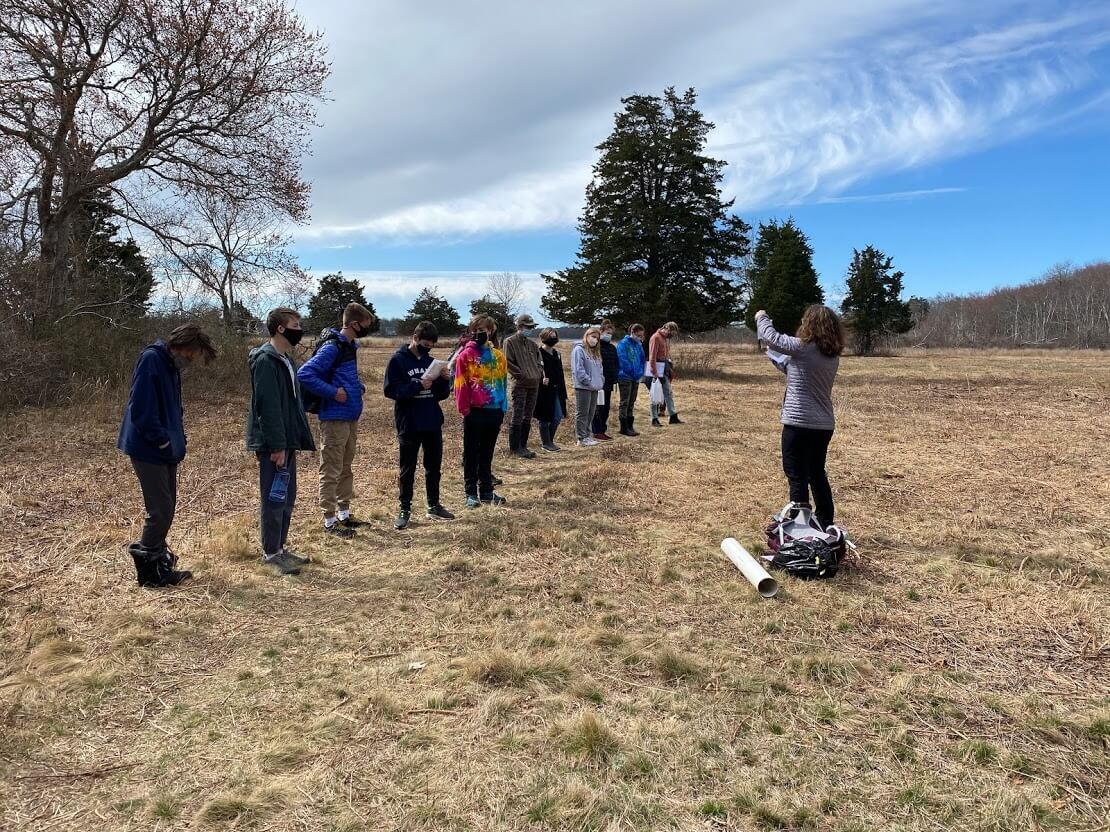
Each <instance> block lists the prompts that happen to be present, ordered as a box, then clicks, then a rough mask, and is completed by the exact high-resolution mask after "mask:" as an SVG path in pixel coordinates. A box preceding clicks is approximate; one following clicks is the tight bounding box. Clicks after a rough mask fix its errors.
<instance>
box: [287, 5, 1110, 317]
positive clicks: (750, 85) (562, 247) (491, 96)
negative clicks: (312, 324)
mask: <svg viewBox="0 0 1110 832" xmlns="http://www.w3.org/2000/svg"><path fill="white" fill-rule="evenodd" d="M968 5H969V4H966V3H962V2H960V3H957V2H946V1H945V0H930V2H924V0H859V1H858V2H855V3H850V4H849V3H844V4H828V3H825V2H817V0H783V2H779V3H776V4H774V5H769V4H766V3H762V2H740V1H737V0H691V2H688V3H685V4H674V3H669V2H662V1H661V0H660V2H655V0H636V1H635V2H633V0H612V1H611V2H609V3H604V4H596V3H586V2H567V3H563V4H559V5H558V7H557V8H550V7H541V6H539V5H536V4H521V3H515V2H502V0H486V2H483V3H481V4H467V3H462V4H459V3H447V2H438V1H436V0H433V2H429V3H427V4H411V3H401V2H396V3H394V2H373V3H358V4H356V3H353V2H340V0H302V2H301V3H300V4H299V8H300V10H301V12H302V14H304V16H305V17H306V18H307V19H308V21H309V22H310V23H311V24H313V25H316V26H318V27H320V28H322V29H323V30H324V31H325V35H326V39H327V41H328V43H329V45H330V48H331V53H332V54H331V57H332V60H333V64H334V75H333V78H332V83H331V87H332V91H331V98H332V100H331V102H330V103H329V104H327V105H326V106H325V107H324V108H323V109H322V111H321V113H320V122H321V126H320V129H319V130H318V131H317V134H316V136H315V140H314V147H315V152H314V155H313V156H312V158H310V159H309V160H307V161H306V166H305V172H306V175H307V176H308V178H309V179H310V181H311V182H312V183H313V202H314V207H313V221H312V224H311V225H310V226H308V227H306V228H304V229H300V230H299V231H298V234H297V241H296V247H295V250H296V253H297V255H298V257H299V259H300V261H301V263H302V264H303V265H304V266H306V267H308V268H310V269H311V270H312V271H313V273H315V274H324V273H327V272H328V271H334V270H342V271H343V272H344V273H345V274H347V275H348V276H356V277H358V278H359V279H360V280H362V281H363V282H364V284H365V286H366V289H367V294H368V296H369V297H370V299H371V300H373V301H374V303H375V306H376V307H377V308H378V310H379V312H380V313H381V314H383V315H387V316H392V315H399V314H401V313H403V312H404V310H405V309H406V308H407V306H408V305H409V303H410V302H411V300H412V298H413V297H414V296H415V295H416V294H417V292H418V291H419V290H420V289H421V288H422V287H424V286H426V285H436V286H438V287H439V288H440V290H441V291H443V292H444V293H445V294H446V295H447V296H448V297H449V298H450V299H451V300H452V301H453V302H454V303H456V305H457V306H459V307H460V309H461V308H464V307H465V303H466V302H467V301H468V300H469V299H470V298H472V297H475V296H476V295H478V294H481V293H482V290H483V284H484V282H485V279H486V276H487V274H488V273H490V272H500V271H511V272H516V273H519V274H520V275H521V276H522V277H523V278H524V280H525V284H526V287H527V289H528V298H527V301H526V303H527V305H528V306H530V308H531V309H532V310H533V311H534V312H540V310H539V296H540V295H541V294H542V291H543V285H542V281H540V280H539V278H538V274H539V273H540V272H544V271H552V270H554V269H557V268H560V267H562V266H565V265H569V264H570V263H572V262H573V259H574V254H575V251H576V247H577V242H578V240H577V234H576V233H575V231H574V222H575V218H576V217H577V215H578V212H579V210H580V208H581V204H582V196H583V190H584V188H585V185H586V183H587V182H588V181H589V168H590V165H591V164H592V163H593V161H594V160H595V150H594V146H595V145H596V144H597V143H598V142H599V141H601V140H602V139H603V138H604V136H605V135H606V134H607V133H608V131H609V129H610V128H611V125H612V114H613V112H614V111H615V110H616V109H618V108H619V106H620V104H619V102H620V98H621V97H622V96H624V95H628V94H630V93H633V92H659V91H660V90H662V88H663V87H664V86H666V85H668V84H674V85H676V86H678V87H680V88H682V87H685V86H694V87H695V88H696V89H697V90H698V91H699V101H700V105H701V107H702V109H703V110H704V111H705V112H706V114H707V116H708V117H709V118H710V119H711V120H712V121H714V122H715V123H716V124H717V128H716V130H715V131H714V132H713V134H712V136H711V139H710V152H711V153H712V154H713V155H715V156H717V157H719V158H723V159H725V160H726V161H728V163H729V168H728V172H727V175H726V180H725V194H726V196H728V197H730V198H733V197H734V198H735V199H736V205H737V212H738V213H739V214H740V215H741V216H742V217H744V218H745V219H746V220H747V221H748V222H750V223H751V224H752V225H757V224H758V222H759V221H760V220H764V219H767V218H770V217H786V216H793V217H794V218H795V219H796V220H797V221H798V223H799V224H800V225H801V226H802V228H803V229H804V230H805V231H806V232H807V233H808V234H809V235H810V239H811V241H812V243H813V246H814V249H815V263H816V266H817V269H818V271H819V272H820V274H821V278H822V282H823V284H824V285H825V287H826V290H827V292H828V293H829V294H830V295H831V296H834V297H835V296H836V295H837V294H838V292H839V290H840V287H841V284H842V281H843V274H844V270H845V267H846V266H847V263H848V261H849V260H850V258H851V254H852V249H853V247H863V246H864V245H868V244H874V245H876V246H878V247H880V248H882V249H883V250H884V251H886V252H887V253H888V254H890V255H892V256H893V257H894V259H895V263H896V265H897V266H898V267H899V268H900V269H902V270H903V271H905V273H906V289H907V293H908V294H919V295H924V296H933V295H937V294H940V293H946V292H968V291H981V290H986V289H990V288H992V287H994V286H997V285H1003V284H1012V283H1018V282H1022V281H1025V280H1028V279H1031V278H1033V277H1036V276H1038V275H1040V274H1042V273H1043V272H1044V271H1046V270H1047V269H1048V268H1049V267H1051V266H1052V265H1054V264H1056V263H1060V262H1064V261H1070V262H1073V263H1076V264H1082V263H1086V262H1090V261H1093V260H1098V259H1106V258H1108V257H1110V244H1108V240H1110V234H1108V233H1107V227H1106V216H1107V214H1106V210H1105V207H1104V205H1105V199H1106V197H1105V194H1107V193H1110V154H1108V153H1107V152H1106V148H1107V147H1110V144H1108V139H1110V84H1108V83H1107V82H1108V80H1110V4H1107V3H1104V2H1099V3H1095V2H1066V1H1065V0H1060V1H1059V2H1053V1H1052V0H1042V2H1037V3H1027V2H989V1H988V2H983V3H978V4H975V6H974V9H973V10H972V11H969V10H968V8H967V7H968ZM830 7H831V8H830Z"/></svg>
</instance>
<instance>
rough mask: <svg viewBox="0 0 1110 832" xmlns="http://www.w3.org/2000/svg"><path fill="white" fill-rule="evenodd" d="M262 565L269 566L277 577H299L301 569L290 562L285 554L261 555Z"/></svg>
mask: <svg viewBox="0 0 1110 832" xmlns="http://www.w3.org/2000/svg"><path fill="white" fill-rule="evenodd" d="M262 565H263V566H269V567H270V568H271V569H273V570H274V571H275V572H277V573H278V574H279V575H300V574H301V567H300V566H298V565H297V564H296V563H294V562H293V561H292V559H291V558H290V557H289V556H288V555H287V554H285V552H278V553H277V554H276V555H263V556H262Z"/></svg>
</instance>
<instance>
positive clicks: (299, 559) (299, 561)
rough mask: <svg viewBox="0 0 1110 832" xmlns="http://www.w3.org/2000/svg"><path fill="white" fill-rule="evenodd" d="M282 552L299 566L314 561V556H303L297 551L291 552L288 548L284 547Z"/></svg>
mask: <svg viewBox="0 0 1110 832" xmlns="http://www.w3.org/2000/svg"><path fill="white" fill-rule="evenodd" d="M281 553H282V554H283V555H285V556H286V557H287V558H289V560H291V561H292V562H293V563H294V564H296V565H297V566H308V565H309V564H310V563H312V558H306V557H301V556H300V555H298V554H296V553H295V552H290V551H289V550H288V549H282V550H281Z"/></svg>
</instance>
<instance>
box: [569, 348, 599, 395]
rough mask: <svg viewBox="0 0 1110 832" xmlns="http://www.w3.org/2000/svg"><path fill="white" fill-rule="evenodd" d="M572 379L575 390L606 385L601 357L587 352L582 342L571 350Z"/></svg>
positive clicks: (593, 388)
mask: <svg viewBox="0 0 1110 832" xmlns="http://www.w3.org/2000/svg"><path fill="white" fill-rule="evenodd" d="M570 380H571V383H572V384H574V389H575V390H600V389H601V388H602V387H604V386H605V373H604V371H603V370H602V367H601V359H600V358H594V357H593V356H592V355H590V354H589V353H588V352H586V348H585V347H584V346H583V345H582V344H581V343H578V344H575V345H574V349H572V350H571V351H570Z"/></svg>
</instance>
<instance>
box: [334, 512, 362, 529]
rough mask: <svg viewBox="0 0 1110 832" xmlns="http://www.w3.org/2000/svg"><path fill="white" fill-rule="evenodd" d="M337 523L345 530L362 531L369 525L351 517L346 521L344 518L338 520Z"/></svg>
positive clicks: (348, 516)
mask: <svg viewBox="0 0 1110 832" xmlns="http://www.w3.org/2000/svg"><path fill="white" fill-rule="evenodd" d="M336 522H337V523H338V524H339V525H341V526H343V528H345V529H361V528H362V527H363V526H367V525H369V524H368V523H367V522H366V521H365V520H356V519H355V518H354V517H351V516H350V515H347V519H346V520H343V519H342V518H340V519H339V520H336Z"/></svg>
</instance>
